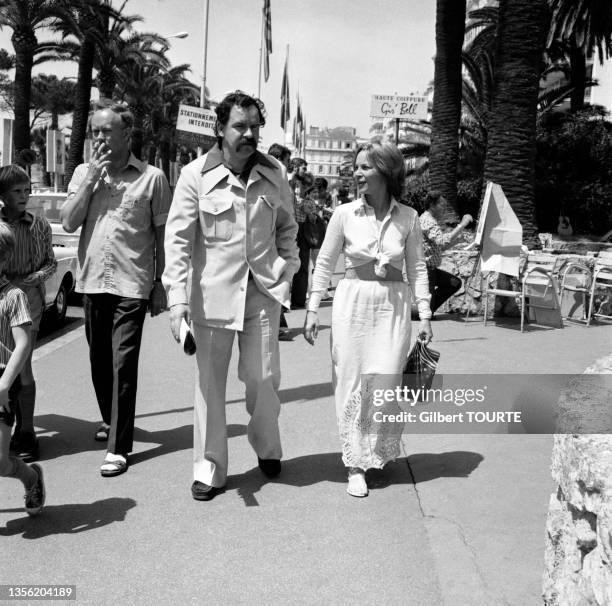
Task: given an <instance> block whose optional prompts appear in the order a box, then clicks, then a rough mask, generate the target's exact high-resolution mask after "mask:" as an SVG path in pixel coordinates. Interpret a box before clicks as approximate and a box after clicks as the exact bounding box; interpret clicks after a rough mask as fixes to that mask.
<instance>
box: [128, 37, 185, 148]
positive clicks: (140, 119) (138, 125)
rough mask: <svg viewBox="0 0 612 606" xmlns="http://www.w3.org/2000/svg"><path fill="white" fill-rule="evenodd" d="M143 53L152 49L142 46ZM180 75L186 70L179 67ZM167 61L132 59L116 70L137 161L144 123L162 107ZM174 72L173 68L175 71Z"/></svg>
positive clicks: (161, 58) (147, 45)
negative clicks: (128, 113) (130, 116)
mask: <svg viewBox="0 0 612 606" xmlns="http://www.w3.org/2000/svg"><path fill="white" fill-rule="evenodd" d="M141 46H142V50H143V52H147V51H148V50H149V47H150V46H151V45H150V44H149V43H148V42H145V43H142V45H141ZM181 68H182V69H183V71H184V70H185V69H188V66H181ZM169 69H170V61H169V60H168V59H167V58H166V57H165V56H164V54H163V53H161V55H160V56H158V58H157V60H156V61H154V62H149V61H141V60H138V59H135V60H133V61H130V62H129V63H127V64H125V65H123V66H122V67H121V68H120V69H119V70H117V89H118V96H119V98H120V99H121V100H122V101H124V102H126V103H128V105H129V106H130V108H131V110H132V112H133V114H134V131H133V135H132V152H133V153H134V155H135V156H136V157H138V158H140V157H141V155H142V146H143V142H144V130H145V127H146V126H148V125H147V124H145V121H146V119H147V118H148V117H149V116H150V115H151V114H152V113H153V112H154V111H155V110H157V109H158V108H159V107H160V106H162V105H163V89H164V76H165V75H166V74H168V71H169ZM175 69H176V68H175Z"/></svg>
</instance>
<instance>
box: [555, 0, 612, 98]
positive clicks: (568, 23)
mask: <svg viewBox="0 0 612 606" xmlns="http://www.w3.org/2000/svg"><path fill="white" fill-rule="evenodd" d="M550 5H551V8H552V11H553V14H552V21H551V28H550V31H549V35H548V46H549V47H552V46H554V45H555V44H556V45H557V50H558V51H559V50H560V52H561V53H562V54H565V55H567V57H568V58H569V64H570V81H571V83H572V85H573V86H574V87H575V88H574V91H573V93H572V96H571V109H572V110H578V109H581V108H582V107H584V93H585V89H586V88H587V87H588V86H589V83H588V82H587V59H591V58H592V57H593V55H594V54H595V51H597V54H598V57H599V61H600V63H603V61H604V58H609V57H610V56H612V3H611V2H610V0H550Z"/></svg>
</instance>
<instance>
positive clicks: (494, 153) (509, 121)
mask: <svg viewBox="0 0 612 606" xmlns="http://www.w3.org/2000/svg"><path fill="white" fill-rule="evenodd" d="M548 23H549V13H548V5H547V1H546V0H500V3H499V30H498V32H499V33H498V40H497V48H496V56H495V65H496V69H495V83H494V90H493V99H492V104H491V113H490V116H489V133H488V144H487V151H486V157H485V169H484V177H485V183H486V181H493V182H495V183H498V184H499V185H501V186H502V188H503V190H504V193H505V194H506V197H507V198H508V201H509V202H510V205H511V206H512V208H513V209H514V212H515V213H516V216H517V218H518V220H519V221H520V222H521V225H522V227H523V242H524V244H526V245H527V246H530V247H532V246H534V245H537V244H538V239H537V229H536V224H535V205H534V186H535V152H536V107H537V100H538V88H539V82H540V63H541V60H542V53H543V51H544V43H545V40H546V33H547V28H548Z"/></svg>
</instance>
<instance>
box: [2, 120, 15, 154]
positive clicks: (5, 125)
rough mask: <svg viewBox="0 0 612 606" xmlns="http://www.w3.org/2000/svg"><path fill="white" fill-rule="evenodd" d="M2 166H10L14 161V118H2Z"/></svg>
mask: <svg viewBox="0 0 612 606" xmlns="http://www.w3.org/2000/svg"><path fill="white" fill-rule="evenodd" d="M2 133H3V139H2V166H8V165H9V164H11V163H12V162H13V120H12V119H10V118H4V119H3V120H2Z"/></svg>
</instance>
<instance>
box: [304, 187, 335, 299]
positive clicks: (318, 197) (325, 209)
mask: <svg viewBox="0 0 612 606" xmlns="http://www.w3.org/2000/svg"><path fill="white" fill-rule="evenodd" d="M328 185H329V184H328V182H327V179H326V178H325V177H316V178H315V180H314V185H313V187H312V189H311V191H310V192H309V196H310V197H311V198H312V199H313V200H314V203H315V208H316V212H317V215H318V216H319V218H320V219H322V220H323V222H324V223H325V225H327V224H328V223H329V220H330V218H331V216H332V215H333V213H334V205H333V201H332V197H331V194H330V193H329V192H328V191H327V187H328ZM320 250H321V249H320V248H312V249H311V250H310V260H311V262H312V272H313V273H314V268H315V266H316V264H317V257H318V256H319V251H320ZM330 286H331V280H330V283H329V285H328V287H327V289H326V290H325V293H324V294H323V297H322V298H321V300H322V301H331V299H332V296H331V295H330V293H329V287H330Z"/></svg>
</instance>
